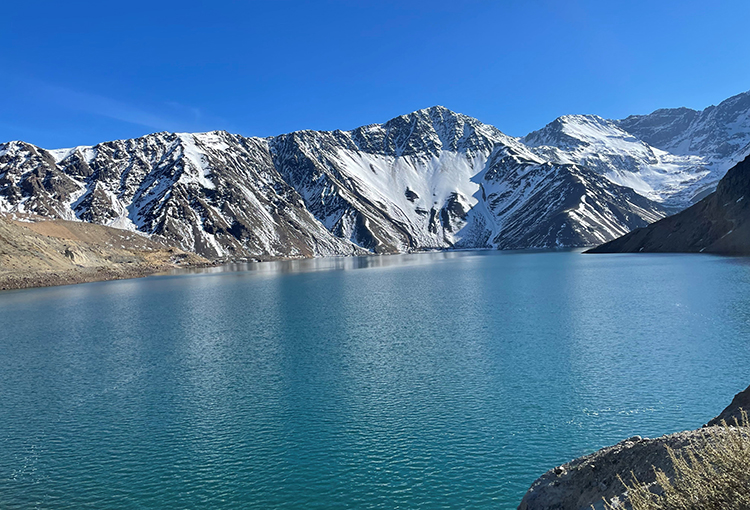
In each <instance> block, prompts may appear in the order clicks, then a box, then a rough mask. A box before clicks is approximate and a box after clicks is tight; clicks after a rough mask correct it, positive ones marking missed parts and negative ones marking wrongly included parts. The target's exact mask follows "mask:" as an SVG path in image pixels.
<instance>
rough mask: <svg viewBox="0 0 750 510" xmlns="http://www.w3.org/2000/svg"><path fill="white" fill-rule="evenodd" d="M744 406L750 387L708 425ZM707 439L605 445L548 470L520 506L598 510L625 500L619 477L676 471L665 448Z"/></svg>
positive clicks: (699, 434) (685, 436)
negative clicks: (607, 504) (589, 453)
mask: <svg viewBox="0 0 750 510" xmlns="http://www.w3.org/2000/svg"><path fill="white" fill-rule="evenodd" d="M741 408H750V387H748V388H747V389H746V390H745V391H743V392H742V393H739V394H738V395H737V396H736V397H735V398H734V400H733V401H732V403H731V404H730V405H729V407H727V408H726V409H725V410H724V411H722V413H721V414H720V415H719V416H717V417H716V418H714V419H713V420H711V421H710V422H709V423H708V425H707V426H714V425H720V424H721V421H722V420H727V421H730V420H731V421H733V418H734V417H739V416H740V409H741ZM705 441H706V429H705V428H703V429H698V430H693V431H685V432H679V433H676V434H670V435H666V436H662V437H658V438H655V439H648V438H642V437H640V436H635V437H632V438H630V439H626V440H624V441H621V442H620V443H617V444H616V445H614V446H610V447H607V448H603V449H601V450H599V451H597V452H595V453H592V454H591V455H587V456H585V457H581V458H578V459H575V460H572V461H570V462H568V463H566V464H563V465H562V466H558V467H556V468H554V469H550V470H549V471H547V472H546V473H545V474H543V475H542V476H541V477H539V479H537V480H536V481H535V482H534V483H533V484H532V485H531V487H530V488H529V490H528V492H527V493H526V494H525V495H524V497H523V499H522V500H521V504H520V505H519V506H518V508H519V510H584V509H585V510H589V509H590V508H591V507H592V506H593V507H594V508H596V509H597V510H599V509H603V508H604V499H603V498H606V500H607V501H610V502H611V501H613V499H616V500H617V501H619V502H623V503H626V502H627V498H626V495H625V487H624V486H623V485H622V483H621V482H620V480H619V479H618V476H620V477H622V478H623V479H624V480H626V481H630V480H631V479H632V478H631V477H632V475H635V476H636V478H637V479H638V481H639V482H641V483H647V484H648V483H653V482H654V481H655V479H656V476H655V473H654V468H656V469H659V470H662V471H664V472H665V473H666V474H667V475H668V476H673V475H674V470H673V468H672V461H671V459H670V457H669V454H668V453H667V448H666V447H667V446H668V447H669V448H671V449H672V450H673V451H674V452H675V453H676V454H678V455H679V454H680V453H681V452H684V451H685V450H686V448H688V447H697V448H700V446H701V443H703V442H705Z"/></svg>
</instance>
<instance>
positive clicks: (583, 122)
mask: <svg viewBox="0 0 750 510" xmlns="http://www.w3.org/2000/svg"><path fill="white" fill-rule="evenodd" d="M735 103H737V102H735ZM735 103H733V104H734V105H735V106H734V107H733V108H734V110H733V111H735V113H736V112H737V111H738V110H739V109H741V106H738V104H735ZM723 104H724V103H722V105H723ZM720 106H721V105H720ZM655 113H656V112H655ZM652 115H655V114H652ZM738 115H739V113H736V115H734V116H732V115H725V116H718V117H717V116H716V115H714V116H713V117H712V119H714V120H713V121H712V122H719V120H717V119H719V118H721V119H730V120H731V119H735V120H736V118H739V117H738ZM699 116H700V114H699ZM629 119H632V118H629ZM732 121H733V122H734V120H732ZM654 122H655V121H654ZM654 122H652V123H651V124H649V125H651V126H652V128H653V125H654ZM626 124H627V125H630V124H632V125H636V127H638V126H643V125H646V124H648V123H646V122H645V121H642V122H640V124H639V123H637V122H634V121H632V120H630V121H628V119H626V120H624V121H609V120H606V119H602V118H600V117H596V116H593V115H570V116H565V117H561V118H559V119H557V120H556V121H554V122H553V123H551V124H549V125H548V126H546V127H545V128H543V129H542V130H539V131H536V132H534V133H530V134H529V135H527V136H526V137H524V138H521V139H518V138H514V137H510V136H507V135H505V134H503V133H502V132H501V131H500V130H498V129H497V128H496V127H494V126H491V125H488V124H484V123H482V122H480V121H479V120H477V119H474V118H472V117H469V116H466V115H463V114H460V113H455V112H453V111H451V110H449V109H447V108H445V107H442V106H434V107H431V108H426V109H423V110H417V111H415V112H412V113H409V114H407V115H401V116H399V117H396V118H394V119H391V120H389V121H387V122H386V123H384V124H372V125H368V126H362V127H359V128H356V129H353V130H351V131H338V130H337V131H329V132H322V131H298V132H294V133H289V134H285V135H280V136H276V137H270V138H248V137H244V136H240V135H235V134H230V133H227V132H224V131H214V132H210V133H155V134H151V135H147V136H143V137H140V138H136V139H131V140H117V141H112V142H105V143H101V144H98V145H95V146H93V147H75V148H72V149H59V150H45V149H42V148H39V147H36V146H33V145H31V144H28V143H24V142H8V143H4V144H0V211H5V212H14V211H19V212H32V213H35V214H39V215H42V216H48V217H53V218H62V219H68V220H80V221H88V222H93V223H99V224H103V225H109V226H117V227H120V228H127V229H131V230H137V231H140V232H143V233H145V234H149V235H152V234H158V235H161V236H164V237H166V238H167V239H168V240H169V241H170V242H172V243H174V244H175V245H177V246H179V247H181V248H183V249H185V250H190V251H194V252H197V253H199V254H202V255H205V256H207V257H212V258H237V257H247V256H283V257H310V256H323V255H348V254H360V253H398V252H408V251H413V250H425V249H445V248H499V249H521V248H550V247H572V246H588V245H592V244H600V243H602V242H606V241H609V240H612V239H614V238H616V237H618V236H620V235H622V234H625V233H627V232H629V231H630V230H632V229H634V228H637V227H642V226H645V225H647V224H648V223H651V222H653V221H655V220H658V219H659V218H661V217H663V216H665V214H666V213H667V211H668V210H670V208H671V210H674V209H676V208H679V207H684V206H685V205H687V204H688V203H689V202H690V198H691V197H693V196H695V195H696V194H697V193H698V192H699V191H700V190H703V189H704V188H707V187H710V185H711V182H712V181H711V180H710V179H709V178H707V176H713V175H716V174H717V172H719V170H717V169H719V168H721V165H723V164H725V163H726V160H720V159H716V158H717V156H716V154H715V152H712V153H711V154H712V156H710V157H711V158H714V159H711V161H710V165H709V164H708V163H706V161H707V160H705V158H706V157H708V156H703V155H701V154H697V155H696V154H673V153H670V152H667V151H666V150H664V149H660V148H656V147H654V146H652V145H650V144H649V143H648V142H647V141H645V140H643V139H641V138H640V137H639V136H637V135H635V134H633V133H631V132H630V131H629V130H627V129H626V127H625V126H626ZM634 129H635V128H634ZM638 129H641V128H640V127H638ZM638 129H636V130H638ZM733 129H734V128H733ZM738 129H739V128H737V129H735V131H737V132H738V133H739V132H741V131H742V129H739V130H738ZM641 130H642V129H641ZM652 131H653V129H652ZM748 133H750V129H748ZM748 136H750V134H748ZM712 150H713V149H712ZM738 150H739V149H738ZM740 152H741V151H740ZM732 154H734V152H732ZM728 157H729V158H730V159H731V157H734V156H728ZM702 158H704V159H702ZM711 165H713V166H711Z"/></svg>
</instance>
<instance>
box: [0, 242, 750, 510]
mask: <svg viewBox="0 0 750 510" xmlns="http://www.w3.org/2000/svg"><path fill="white" fill-rule="evenodd" d="M234 269H247V270H242V271H233V272H228V271H224V272H214V273H210V272H208V273H205V274H184V275H169V276H158V277H150V278H145V279H139V280H127V281H118V282H106V283H94V284H86V285H78V286H68V287H58V288H49V289H34V290H24V291H13V292H2V293H0V313H1V314H2V318H3V324H2V330H0V361H1V362H2V370H0V395H2V404H1V405H0V424H2V425H1V426H0V508H18V509H27V508H28V509H30V508H50V509H58V508H84V507H90V508H111V509H119V508H122V509H125V508H128V509H131V508H132V509H136V508H137V509H141V508H153V509H182V508H216V509H222V508H226V509H229V508H258V509H261V508H262V509H267V508H287V509H289V508H320V509H336V508H384V509H385V508H456V509H458V508H500V509H504V508H514V507H515V506H516V505H517V504H518V502H519V501H520V499H521V497H522V495H523V494H524V492H525V491H526V489H527V488H528V486H529V485H530V484H531V482H533V480H534V479H535V478H536V477H537V476H539V475H541V474H542V473H543V472H544V471H546V470H547V469H549V468H551V467H553V466H555V465H557V464H560V463H562V462H565V461H567V460H570V459H571V458H573V457H576V456H579V455H582V454H585V453H588V452H591V451H593V450H594V449H596V448H599V447H602V446H605V445H608V444H611V443H614V442H617V441H619V440H621V439H623V438H626V437H629V436H632V435H635V434H640V435H642V436H655V435H659V434H662V433H666V432H673V431H677V430H682V429H688V428H696V427H699V426H700V425H702V424H703V423H705V422H706V421H707V420H709V419H710V418H711V417H713V416H714V415H716V414H717V413H718V412H719V411H720V410H721V409H722V408H723V407H724V406H726V405H727V404H728V403H729V401H730V400H731V398H732V396H733V395H734V394H735V393H736V392H738V391H740V390H741V389H744V388H745V387H746V386H747V384H748V383H750V377H749V376H750V373H749V372H748V369H747V367H748V366H750V342H748V338H750V292H748V288H750V287H749V286H750V263H749V262H748V260H746V259H733V258H719V257H713V256H700V255H583V254H581V253H579V252H576V251H572V252H536V253H534V252H524V253H497V252H448V253H433V254H421V255H404V256H390V257H369V258H342V259H318V260H308V261H292V262H277V263H263V264H253V265H251V266H247V267H243V266H238V267H235V268H234Z"/></svg>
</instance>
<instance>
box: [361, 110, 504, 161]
mask: <svg viewBox="0 0 750 510" xmlns="http://www.w3.org/2000/svg"><path fill="white" fill-rule="evenodd" d="M351 136H352V139H353V140H354V142H355V143H356V145H357V147H358V148H359V150H362V151H364V152H368V153H371V154H382V155H387V156H394V157H398V156H415V155H421V156H424V155H430V156H437V155H438V153H439V152H440V151H441V150H446V151H452V152H470V153H476V152H481V151H488V150H491V149H492V147H493V146H494V144H495V143H498V142H501V141H510V140H512V139H511V138H510V137H508V136H506V135H504V134H503V133H501V132H500V131H499V130H498V129H497V128H495V127H493V126H489V125H486V124H483V123H482V122H480V121H478V120H477V119H475V118H473V117H469V116H467V115H463V114H460V113H456V112H453V111H451V110H449V109H447V108H445V107H443V106H433V107H431V108H425V109H423V110H417V111H415V112H412V113H409V114H407V115H401V116H399V117H396V118H393V119H391V120H389V121H387V122H386V123H384V124H373V125H369V126H363V127H360V128H357V129H354V130H353V131H352V132H351Z"/></svg>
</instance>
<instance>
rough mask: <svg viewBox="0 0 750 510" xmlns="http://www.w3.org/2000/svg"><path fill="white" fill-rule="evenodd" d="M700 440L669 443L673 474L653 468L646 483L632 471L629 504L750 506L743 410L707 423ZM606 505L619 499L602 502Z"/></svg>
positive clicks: (693, 508) (657, 509) (649, 508)
mask: <svg viewBox="0 0 750 510" xmlns="http://www.w3.org/2000/svg"><path fill="white" fill-rule="evenodd" d="M702 439H703V440H702V441H698V442H696V443H694V444H693V445H692V446H691V447H690V448H688V450H687V451H686V452H684V453H680V454H675V452H674V451H672V450H671V449H669V448H668V450H669V456H670V458H671V460H672V464H673V467H674V477H672V478H670V477H669V476H668V475H667V474H666V473H665V472H664V471H661V470H656V482H654V483H653V484H644V483H641V482H639V481H638V480H637V479H636V478H635V476H634V475H633V477H632V483H626V482H624V481H623V480H622V479H620V480H621V481H623V484H624V485H625V486H626V488H627V490H628V493H627V494H628V499H629V500H630V503H631V505H632V507H633V510H714V509H716V510H719V509H721V510H748V509H750V423H749V422H748V415H747V413H746V412H744V411H743V412H742V418H741V420H740V421H739V422H737V420H735V423H734V425H733V426H729V425H727V424H726V422H722V425H721V426H717V427H708V428H706V429H705V431H704V435H703V438H702ZM605 507H606V508H607V509H608V510H612V509H620V508H622V504H621V503H620V502H619V501H612V502H605Z"/></svg>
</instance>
